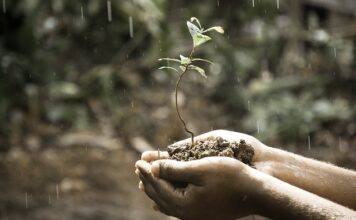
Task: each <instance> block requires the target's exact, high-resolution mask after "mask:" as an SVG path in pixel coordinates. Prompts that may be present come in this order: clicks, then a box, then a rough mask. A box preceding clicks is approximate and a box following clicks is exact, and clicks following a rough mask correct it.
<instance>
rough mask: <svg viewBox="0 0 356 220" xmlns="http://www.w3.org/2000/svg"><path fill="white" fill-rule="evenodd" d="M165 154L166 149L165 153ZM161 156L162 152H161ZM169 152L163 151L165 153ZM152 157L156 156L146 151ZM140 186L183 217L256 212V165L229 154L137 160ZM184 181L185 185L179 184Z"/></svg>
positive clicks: (233, 216)
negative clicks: (185, 160) (150, 161)
mask: <svg viewBox="0 0 356 220" xmlns="http://www.w3.org/2000/svg"><path fill="white" fill-rule="evenodd" d="M161 154H162V153H161ZM160 156H161V155H160ZM164 156H167V155H166V153H163V155H162V157H164ZM143 157H146V158H145V159H147V160H149V159H151V158H154V157H153V156H152V157H151V156H148V154H146V155H144V156H143ZM136 168H137V169H138V172H137V174H138V175H139V177H140V180H141V183H140V188H141V189H143V190H144V191H145V193H146V194H147V195H148V196H149V197H150V198H151V199H152V200H153V201H154V202H155V203H156V204H157V205H158V207H159V210H160V211H161V212H163V213H165V214H167V215H171V216H175V217H178V218H181V219H236V218H237V217H241V216H246V215H248V214H251V213H253V212H254V208H253V207H254V205H253V200H254V196H255V194H256V192H257V190H258V189H260V188H261V186H260V183H259V181H257V180H256V178H255V177H254V176H256V175H253V173H254V172H258V171H256V170H255V169H253V168H251V167H249V166H247V165H245V164H243V163H241V162H240V161H238V160H235V159H232V158H227V157H207V158H203V159H200V160H195V161H189V162H181V161H174V160H157V161H154V162H153V163H149V162H147V161H145V160H140V161H138V162H137V163H136ZM176 182H184V183H186V184H187V185H186V186H185V187H177V185H176V184H174V183H176Z"/></svg>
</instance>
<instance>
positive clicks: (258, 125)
mask: <svg viewBox="0 0 356 220" xmlns="http://www.w3.org/2000/svg"><path fill="white" fill-rule="evenodd" d="M256 124H257V134H259V133H260V121H259V120H257V122H256Z"/></svg>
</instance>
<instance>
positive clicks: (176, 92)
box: [175, 47, 194, 147]
mask: <svg viewBox="0 0 356 220" xmlns="http://www.w3.org/2000/svg"><path fill="white" fill-rule="evenodd" d="M193 53H194V47H193V49H192V51H191V52H190V55H189V59H192V56H193ZM189 65H190V64H188V65H186V66H184V67H185V69H184V71H183V73H182V74H181V75H180V76H179V78H178V80H177V84H176V88H175V104H176V111H177V114H178V118H179V120H180V121H181V122H182V124H183V127H184V130H185V132H187V133H189V134H190V136H191V139H192V147H193V146H194V133H193V132H192V131H191V130H189V129H188V128H187V125H186V123H185V121H184V119H183V118H182V116H181V114H180V112H179V107H178V89H179V84H180V82H181V80H182V78H183V76H184V75H185V74H186V73H187V71H188V67H189Z"/></svg>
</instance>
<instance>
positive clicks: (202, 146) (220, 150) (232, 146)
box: [168, 137, 255, 165]
mask: <svg viewBox="0 0 356 220" xmlns="http://www.w3.org/2000/svg"><path fill="white" fill-rule="evenodd" d="M254 153H255V152H254V150H253V147H252V146H251V145H250V144H247V143H246V141H245V140H243V139H241V140H240V142H229V141H227V140H225V139H223V138H221V137H210V138H208V139H206V140H199V141H197V142H196V143H195V144H194V146H193V147H192V146H191V143H190V142H189V143H186V144H183V145H171V146H168V154H169V156H170V159H173V160H179V161H190V160H198V159H201V158H204V157H213V156H220V157H232V158H235V159H237V160H240V161H241V162H243V163H245V164H248V165H251V161H252V157H253V155H254Z"/></svg>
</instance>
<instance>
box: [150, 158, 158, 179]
mask: <svg viewBox="0 0 356 220" xmlns="http://www.w3.org/2000/svg"><path fill="white" fill-rule="evenodd" d="M151 173H152V175H153V176H154V177H159V162H157V161H155V162H153V163H152V166H151Z"/></svg>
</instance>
